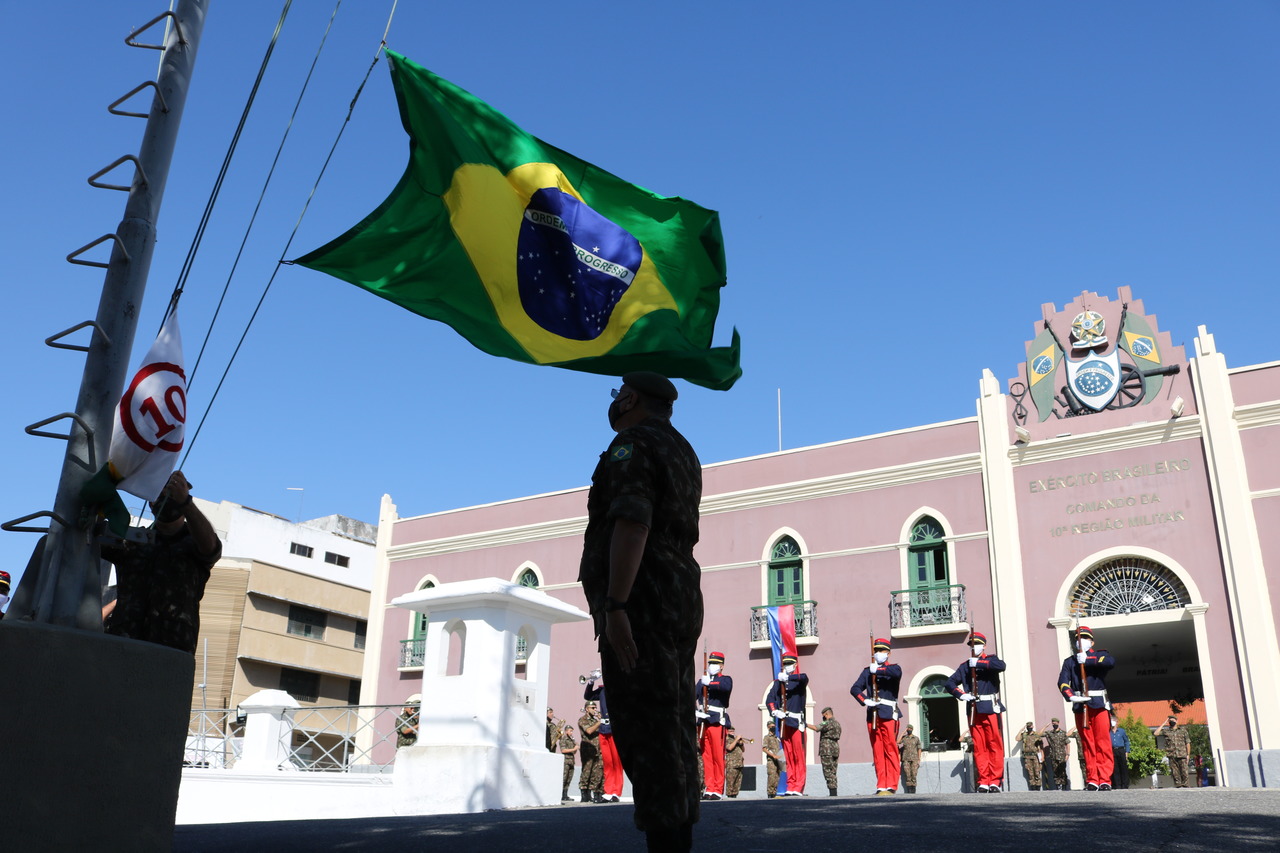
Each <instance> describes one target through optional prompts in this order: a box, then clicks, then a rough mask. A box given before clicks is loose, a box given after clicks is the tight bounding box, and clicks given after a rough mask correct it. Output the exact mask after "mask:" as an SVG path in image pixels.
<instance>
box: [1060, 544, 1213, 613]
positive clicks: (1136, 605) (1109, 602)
mask: <svg viewBox="0 0 1280 853" xmlns="http://www.w3.org/2000/svg"><path fill="white" fill-rule="evenodd" d="M1190 600H1191V597H1190V596H1189V595H1188V594H1187V587H1186V586H1185V585H1184V584H1183V583H1182V581H1181V580H1180V579H1179V578H1178V576H1177V575H1176V574H1174V573H1173V572H1172V571H1171V570H1169V569H1167V568H1165V567H1164V566H1162V565H1160V564H1159V563H1157V562H1155V561H1154V560H1146V559H1143V558H1141V557H1119V558H1117V559H1114V560H1108V561H1107V562H1105V563H1103V564H1101V565H1099V566H1094V567H1093V568H1092V569H1090V570H1089V571H1087V572H1085V573H1084V574H1083V575H1082V576H1081V577H1080V580H1079V581H1077V582H1076V585H1075V588H1074V589H1072V590H1071V610H1072V612H1073V613H1077V614H1079V615H1080V616H1081V617H1091V616H1115V615H1117V614H1123V613H1138V612H1140V611H1143V610H1176V609H1178V608H1180V607H1186V606H1187V604H1188V603H1189V602H1190Z"/></svg>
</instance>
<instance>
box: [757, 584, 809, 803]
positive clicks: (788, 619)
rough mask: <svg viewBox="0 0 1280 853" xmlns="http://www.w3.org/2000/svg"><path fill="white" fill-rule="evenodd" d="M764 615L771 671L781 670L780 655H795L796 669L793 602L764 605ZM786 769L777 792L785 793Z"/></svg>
mask: <svg viewBox="0 0 1280 853" xmlns="http://www.w3.org/2000/svg"><path fill="white" fill-rule="evenodd" d="M764 612H765V617H766V618H767V619H768V623H769V647H770V650H771V651H772V652H773V671H774V672H775V673H778V672H782V656H783V655H795V658H796V670H797V671H799V669H800V656H799V655H798V654H796V608H795V605H794V604H783V605H780V606H778V607H766V608H765V611H764ZM773 725H774V729H775V734H776V735H777V736H778V740H782V723H781V722H780V721H778V720H774V724H773ZM786 790H787V771H786V770H783V771H782V774H781V776H780V777H779V778H778V793H779V794H783V793H786Z"/></svg>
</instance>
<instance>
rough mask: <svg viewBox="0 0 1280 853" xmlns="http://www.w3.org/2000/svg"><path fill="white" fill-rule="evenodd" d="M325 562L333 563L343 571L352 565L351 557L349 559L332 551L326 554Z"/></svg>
mask: <svg viewBox="0 0 1280 853" xmlns="http://www.w3.org/2000/svg"><path fill="white" fill-rule="evenodd" d="M324 561H325V562H326V563H333V564H334V565H335V566H338V567H340V568H343V569H345V568H347V567H348V566H350V565H351V558H350V557H347V556H345V555H343V554H335V553H333V552H332V551H325V552H324Z"/></svg>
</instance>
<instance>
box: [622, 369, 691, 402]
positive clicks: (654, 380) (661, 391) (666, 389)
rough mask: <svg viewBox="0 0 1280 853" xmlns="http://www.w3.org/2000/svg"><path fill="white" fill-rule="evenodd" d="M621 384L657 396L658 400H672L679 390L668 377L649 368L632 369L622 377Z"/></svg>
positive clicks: (678, 393) (678, 394)
mask: <svg viewBox="0 0 1280 853" xmlns="http://www.w3.org/2000/svg"><path fill="white" fill-rule="evenodd" d="M622 384H623V385H628V386H630V387H632V388H634V389H635V390H637V391H639V392H640V393H641V394H647V395H648V396H650V397H657V398H658V399H659V400H672V401H674V400H675V399H676V398H677V397H679V396H680V392H679V391H677V390H676V386H675V385H673V384H672V383H671V380H670V379H668V378H667V377H665V376H663V375H662V374H661V373H654V372H653V371H651V370H633V371H631V372H630V373H627V374H625V375H624V376H623V377H622Z"/></svg>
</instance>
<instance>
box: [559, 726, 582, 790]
mask: <svg viewBox="0 0 1280 853" xmlns="http://www.w3.org/2000/svg"><path fill="white" fill-rule="evenodd" d="M556 746H557V748H558V749H559V751H560V753H561V754H562V755H564V786H563V787H562V788H561V789H560V802H562V803H567V802H569V783H570V782H572V781H573V757H574V756H575V755H577V754H578V742H577V741H576V740H574V739H573V726H569V725H566V726H565V727H564V731H563V733H562V734H561V735H560V742H559V743H558V744H556Z"/></svg>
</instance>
